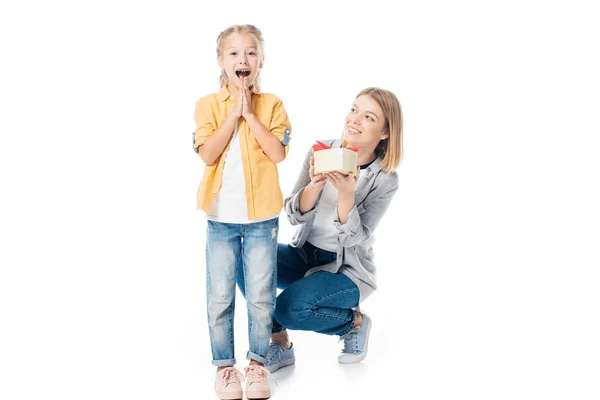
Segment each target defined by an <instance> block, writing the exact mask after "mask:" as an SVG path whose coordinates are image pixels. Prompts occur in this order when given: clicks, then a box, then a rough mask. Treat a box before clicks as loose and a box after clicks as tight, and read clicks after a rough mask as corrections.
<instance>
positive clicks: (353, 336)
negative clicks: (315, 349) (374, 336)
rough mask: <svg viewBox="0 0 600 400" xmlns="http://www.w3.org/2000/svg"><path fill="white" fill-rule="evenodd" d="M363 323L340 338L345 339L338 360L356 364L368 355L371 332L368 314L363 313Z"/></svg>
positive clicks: (343, 362)
mask: <svg viewBox="0 0 600 400" xmlns="http://www.w3.org/2000/svg"><path fill="white" fill-rule="evenodd" d="M362 317H363V322H362V325H361V326H359V327H357V328H354V329H352V330H351V331H350V332H348V333H347V334H345V335H344V336H342V337H341V338H340V341H341V340H342V339H343V340H344V349H343V350H342V352H341V353H340V354H339V355H338V361H339V362H340V363H342V364H354V363H357V362H361V361H362V360H364V359H365V357H366V356H367V350H368V349H369V333H370V332H371V325H372V324H371V318H369V316H368V315H367V314H364V313H363V315H362Z"/></svg>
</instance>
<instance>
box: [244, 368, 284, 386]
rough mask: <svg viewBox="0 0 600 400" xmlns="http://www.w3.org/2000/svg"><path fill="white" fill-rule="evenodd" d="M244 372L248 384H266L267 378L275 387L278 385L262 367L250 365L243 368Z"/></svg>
mask: <svg viewBox="0 0 600 400" xmlns="http://www.w3.org/2000/svg"><path fill="white" fill-rule="evenodd" d="M244 371H246V379H248V384H250V383H251V382H255V381H258V382H260V383H266V379H267V376H268V377H269V378H271V380H272V381H273V382H275V384H276V385H278V383H277V381H276V380H275V378H274V377H273V375H271V373H270V372H269V370H268V369H266V368H265V367H263V366H262V365H256V364H251V365H248V366H247V367H246V368H244Z"/></svg>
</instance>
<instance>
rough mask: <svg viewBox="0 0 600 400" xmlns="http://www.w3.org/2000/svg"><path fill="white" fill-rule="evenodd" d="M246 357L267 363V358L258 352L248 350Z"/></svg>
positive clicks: (263, 363)
mask: <svg viewBox="0 0 600 400" xmlns="http://www.w3.org/2000/svg"><path fill="white" fill-rule="evenodd" d="M246 359H248V360H254V361H258V362H259V363H261V364H262V365H267V359H266V358H265V357H261V356H259V355H258V354H256V353H253V352H251V351H248V353H247V354H246Z"/></svg>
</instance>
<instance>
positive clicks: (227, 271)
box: [206, 218, 279, 366]
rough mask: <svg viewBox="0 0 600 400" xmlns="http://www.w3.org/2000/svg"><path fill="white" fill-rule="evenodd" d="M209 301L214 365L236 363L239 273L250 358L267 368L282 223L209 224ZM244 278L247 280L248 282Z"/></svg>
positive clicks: (208, 311) (207, 290)
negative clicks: (235, 322)
mask: <svg viewBox="0 0 600 400" xmlns="http://www.w3.org/2000/svg"><path fill="white" fill-rule="evenodd" d="M207 230H208V238H207V242H206V297H207V303H208V304H207V313H208V327H209V333H210V345H211V349H212V357H213V361H212V363H213V365H216V366H232V365H234V364H235V363H236V361H235V356H234V343H233V331H234V328H233V315H234V309H235V284H236V272H237V271H238V270H239V271H242V273H243V276H242V277H241V278H239V277H238V282H239V283H240V284H241V286H242V287H243V288H244V292H245V293H246V303H247V306H248V335H249V339H250V350H249V351H248V354H247V358H248V359H249V360H255V361H258V362H260V363H262V364H266V362H267V360H266V358H265V357H266V355H267V348H268V347H269V340H270V336H271V331H272V325H273V322H272V321H273V312H274V309H275V297H276V296H277V277H276V266H277V233H278V230H279V218H274V219H271V220H268V221H263V222H256V223H251V224H227V223H222V222H215V221H208V229H207ZM244 278H245V279H244Z"/></svg>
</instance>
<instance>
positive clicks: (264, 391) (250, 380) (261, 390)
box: [244, 364, 277, 399]
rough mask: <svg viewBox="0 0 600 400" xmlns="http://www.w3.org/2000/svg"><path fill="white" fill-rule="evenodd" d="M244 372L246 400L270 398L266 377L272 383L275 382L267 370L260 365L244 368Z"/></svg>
mask: <svg viewBox="0 0 600 400" xmlns="http://www.w3.org/2000/svg"><path fill="white" fill-rule="evenodd" d="M244 371H246V398H248V399H267V398H269V397H271V388H270V387H269V383H268V382H267V376H268V377H269V378H271V379H272V380H273V382H275V378H273V375H271V373H270V372H269V370H268V369H266V368H265V367H263V366H261V365H255V364H251V365H248V366H247V367H246V368H244ZM275 383H277V382H275Z"/></svg>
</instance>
